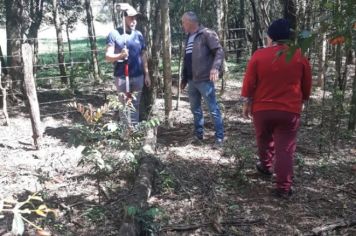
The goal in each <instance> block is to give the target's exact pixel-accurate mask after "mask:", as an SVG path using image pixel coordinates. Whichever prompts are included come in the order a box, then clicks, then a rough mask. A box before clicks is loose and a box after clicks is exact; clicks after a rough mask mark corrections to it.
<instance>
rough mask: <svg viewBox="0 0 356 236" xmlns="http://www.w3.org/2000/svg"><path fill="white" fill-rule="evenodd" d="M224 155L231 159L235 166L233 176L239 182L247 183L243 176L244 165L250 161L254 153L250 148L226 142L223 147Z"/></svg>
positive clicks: (244, 175)
mask: <svg viewBox="0 0 356 236" xmlns="http://www.w3.org/2000/svg"><path fill="white" fill-rule="evenodd" d="M225 147H226V148H225V155H226V156H229V157H231V158H232V160H233V162H234V166H235V176H236V177H237V179H238V180H239V181H240V182H246V181H248V178H247V177H246V174H245V166H246V164H247V163H248V162H249V161H251V160H252V158H253V156H254V152H253V150H252V149H251V148H248V147H244V146H240V145H236V143H232V142H227V143H226V145H225Z"/></svg>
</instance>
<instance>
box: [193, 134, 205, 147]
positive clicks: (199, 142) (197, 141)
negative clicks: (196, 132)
mask: <svg viewBox="0 0 356 236" xmlns="http://www.w3.org/2000/svg"><path fill="white" fill-rule="evenodd" d="M203 140H204V139H203V137H202V136H194V139H193V141H192V144H193V145H197V146H199V145H202V144H203Z"/></svg>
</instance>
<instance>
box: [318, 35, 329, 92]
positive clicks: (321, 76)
mask: <svg viewBox="0 0 356 236" xmlns="http://www.w3.org/2000/svg"><path fill="white" fill-rule="evenodd" d="M326 46H327V45H326V34H325V33H323V34H322V38H321V43H320V47H319V56H318V58H319V61H318V68H319V72H318V82H317V85H318V86H319V87H322V88H323V89H324V81H325V69H326V49H327V47H326Z"/></svg>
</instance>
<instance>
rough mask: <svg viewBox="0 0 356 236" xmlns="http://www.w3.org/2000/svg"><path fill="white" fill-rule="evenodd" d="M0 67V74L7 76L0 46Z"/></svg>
mask: <svg viewBox="0 0 356 236" xmlns="http://www.w3.org/2000/svg"><path fill="white" fill-rule="evenodd" d="M0 65H1V70H0V73H3V74H5V75H7V74H8V72H7V68H5V67H6V61H5V58H4V54H3V53H2V49H1V45H0Z"/></svg>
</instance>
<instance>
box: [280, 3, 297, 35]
mask: <svg viewBox="0 0 356 236" xmlns="http://www.w3.org/2000/svg"><path fill="white" fill-rule="evenodd" d="M282 2H283V4H284V18H285V19H287V20H288V21H289V23H290V27H291V28H292V29H293V30H294V31H292V33H291V34H292V35H291V38H295V37H296V35H295V33H294V32H295V30H296V28H297V14H296V13H297V8H296V6H295V3H294V1H293V0H284V1H282Z"/></svg>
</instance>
